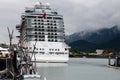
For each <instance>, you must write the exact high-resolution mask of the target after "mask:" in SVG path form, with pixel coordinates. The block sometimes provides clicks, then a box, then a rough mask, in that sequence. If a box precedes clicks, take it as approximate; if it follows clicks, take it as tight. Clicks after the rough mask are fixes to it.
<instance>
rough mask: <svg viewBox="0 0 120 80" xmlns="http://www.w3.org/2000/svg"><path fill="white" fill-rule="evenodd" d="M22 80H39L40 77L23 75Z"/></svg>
mask: <svg viewBox="0 0 120 80" xmlns="http://www.w3.org/2000/svg"><path fill="white" fill-rule="evenodd" d="M23 79H24V80H40V75H37V74H32V75H24V76H23Z"/></svg>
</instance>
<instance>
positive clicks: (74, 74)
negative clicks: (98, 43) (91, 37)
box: [37, 58, 120, 80]
mask: <svg viewBox="0 0 120 80" xmlns="http://www.w3.org/2000/svg"><path fill="white" fill-rule="evenodd" d="M107 63H108V60H107V59H88V58H71V59H70V60H69V62H68V63H38V64H37V66H38V71H39V74H40V75H42V76H46V79H47V80H120V70H119V69H113V68H108V67H107V66H106V65H107Z"/></svg>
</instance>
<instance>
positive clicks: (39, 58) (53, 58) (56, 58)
mask: <svg viewBox="0 0 120 80" xmlns="http://www.w3.org/2000/svg"><path fill="white" fill-rule="evenodd" d="M68 60H69V58H68V55H56V54H54V55H50V54H44V55H39V54H36V62H48V63H51V62H55V63H58V62H59V63H62V62H63V63H64V62H65V63H66V62H68ZM32 61H35V59H34V58H32Z"/></svg>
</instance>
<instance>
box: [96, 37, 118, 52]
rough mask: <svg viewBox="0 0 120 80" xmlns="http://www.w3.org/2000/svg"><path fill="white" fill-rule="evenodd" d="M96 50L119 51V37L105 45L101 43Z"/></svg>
mask: <svg viewBox="0 0 120 80" xmlns="http://www.w3.org/2000/svg"><path fill="white" fill-rule="evenodd" d="M98 48H99V49H111V50H115V51H120V37H117V38H114V39H112V40H110V41H108V42H106V43H102V44H100V45H99V46H98Z"/></svg>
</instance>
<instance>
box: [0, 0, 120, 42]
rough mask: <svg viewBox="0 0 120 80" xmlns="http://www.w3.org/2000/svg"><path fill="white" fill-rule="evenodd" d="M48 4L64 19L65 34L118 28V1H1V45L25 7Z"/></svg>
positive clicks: (119, 1) (14, 40)
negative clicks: (37, 3)
mask: <svg viewBox="0 0 120 80" xmlns="http://www.w3.org/2000/svg"><path fill="white" fill-rule="evenodd" d="M38 1H41V2H43V3H47V2H49V3H50V5H51V7H52V8H54V9H57V10H58V11H59V12H60V14H62V15H63V16H64V22H65V29H66V34H72V33H74V32H78V31H86V30H95V29H100V28H105V27H108V28H109V27H112V26H114V25H120V0H0V43H8V42H9V38H8V33H7V26H9V27H10V29H11V30H12V29H13V30H14V39H13V42H17V39H16V37H15V36H16V35H17V34H18V32H17V31H16V30H15V26H16V25H17V24H19V23H20V16H21V13H23V12H24V8H25V7H31V6H33V5H34V4H35V3H36V2H38Z"/></svg>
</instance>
